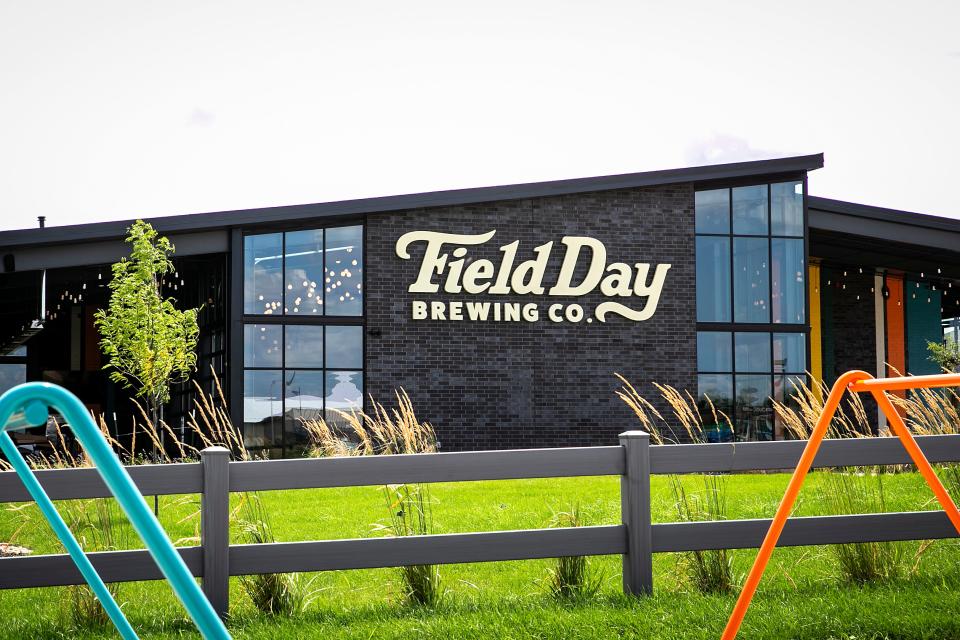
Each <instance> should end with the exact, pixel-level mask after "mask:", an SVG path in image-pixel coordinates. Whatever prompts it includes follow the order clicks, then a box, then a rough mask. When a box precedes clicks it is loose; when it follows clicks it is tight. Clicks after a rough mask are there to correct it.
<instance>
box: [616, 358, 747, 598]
mask: <svg viewBox="0 0 960 640" xmlns="http://www.w3.org/2000/svg"><path fill="white" fill-rule="evenodd" d="M615 375H616V377H617V379H618V380H619V381H620V384H621V387H620V388H619V389H618V390H617V391H616V394H617V397H619V398H620V399H621V400H622V401H623V402H624V404H626V405H627V406H628V407H629V408H630V410H631V411H633V413H634V415H635V416H636V417H637V420H639V422H640V426H641V428H642V429H643V430H644V431H646V432H647V433H649V434H650V439H651V440H652V441H653V442H654V443H655V444H658V445H662V444H665V443H676V442H677V441H678V437H677V435H678V433H680V434H685V435H686V438H685V439H686V440H687V441H689V442H694V443H703V442H706V440H707V433H706V425H708V424H709V425H725V426H726V427H727V428H728V429H729V430H730V431H731V432H732V431H733V425H732V423H731V420H730V417H729V416H728V415H727V414H726V413H724V412H723V411H721V410H719V409H718V408H717V407H716V405H715V404H714V403H713V401H712V400H711V399H710V398H705V407H704V410H705V412H706V413H707V418H708V420H709V422H705V420H704V415H703V413H704V410H701V408H700V407H699V406H698V405H697V402H696V400H695V399H694V398H693V396H692V395H690V393H689V392H688V391H680V390H678V389H676V388H675V387H672V386H670V385H662V384H658V383H653V386H654V388H655V389H656V390H657V392H658V393H659V394H660V397H661V398H662V399H663V400H664V401H665V402H666V404H667V405H668V406H669V407H670V411H671V413H672V417H673V419H674V422H673V423H671V422H670V421H668V419H667V418H665V417H664V416H663V414H662V413H661V412H660V411H659V410H658V409H657V408H656V407H655V406H654V405H653V403H652V402H650V401H649V400H647V399H646V398H644V397H643V396H641V395H640V393H639V392H638V391H637V389H636V387H634V386H633V385H632V384H631V383H630V381H629V380H627V379H626V378H625V377H623V376H622V375H620V374H619V373H617V374H615ZM678 426H679V428H678ZM669 479H670V487H671V490H672V491H673V498H674V506H675V509H676V513H677V517H678V518H679V519H680V521H682V522H694V521H704V520H726V519H727V500H726V494H727V480H726V477H725V476H722V475H718V474H708V475H704V476H703V477H702V479H703V486H702V488H698V489H697V490H693V491H692V490H690V488H689V487H688V486H687V485H688V484H690V483H689V482H688V483H686V484H685V483H684V481H683V479H682V478H681V477H680V476H675V475H674V476H670V478H669ZM733 558H734V552H733V551H732V550H728V549H711V550H707V551H692V552H689V553H686V554H682V555H681V556H680V564H681V566H682V568H683V570H684V573H685V574H686V576H687V578H688V580H689V581H690V583H691V584H692V585H693V586H694V587H695V588H696V589H698V590H699V591H703V592H707V593H715V592H719V593H726V592H731V591H733V590H734V589H735V588H736V585H737V581H736V579H735V577H734V573H733Z"/></svg>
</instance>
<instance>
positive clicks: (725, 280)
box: [697, 236, 730, 322]
mask: <svg viewBox="0 0 960 640" xmlns="http://www.w3.org/2000/svg"><path fill="white" fill-rule="evenodd" d="M697 322H730V239H729V238H717V237H710V236H699V237H697Z"/></svg>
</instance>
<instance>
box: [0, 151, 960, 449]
mask: <svg viewBox="0 0 960 640" xmlns="http://www.w3.org/2000/svg"><path fill="white" fill-rule="evenodd" d="M822 162H823V158H822V156H804V157H795V158H783V159H776V160H765V161H756V162H744V163H736V164H727V165H714V166H708V167H694V168H686V169H676V170H668V171H656V172H646V173H637V174H627V175H619V176H606V177H600V178H585V179H577V180H563V181H557V182H548V183H536V184H525V185H512V186H505V187H488V188H479V189H467V190H460V191H447V192H437V193H429V194H416V195H408V196H395V197H387V198H373V199H366V200H355V201H347V202H334V203H324V204H316V205H299V206H289V207H277V208H268V209H258V210H247V211H231V212H219V213H208V214H196V215H190V216H175V217H169V218H158V219H155V220H152V221H151V222H152V223H153V224H154V225H155V226H156V228H157V229H158V230H160V231H161V232H162V233H164V234H166V235H168V236H169V237H170V238H171V240H172V241H173V242H174V244H175V245H176V246H177V254H176V255H177V258H176V262H175V264H176V268H177V273H176V275H175V277H173V278H171V279H169V281H168V282H167V284H166V286H167V290H168V293H169V295H171V296H173V297H175V298H177V299H178V301H179V303H180V304H183V305H198V304H202V305H203V311H202V313H201V325H202V328H201V342H200V348H199V357H200V367H199V370H198V377H199V378H200V380H201V384H202V385H204V386H208V387H212V385H213V382H212V375H213V373H216V374H217V375H218V376H219V377H220V378H222V379H223V380H224V381H225V385H224V386H225V391H226V393H227V395H228V397H229V405H230V410H231V414H232V416H233V418H234V420H235V421H237V422H242V423H243V425H244V433H245V438H246V439H247V444H248V445H249V446H250V447H251V448H253V449H257V450H265V451H267V452H269V453H270V454H271V455H296V454H297V453H298V451H299V450H301V448H302V446H303V444H304V442H305V436H304V433H303V430H302V427H301V426H300V421H301V419H302V418H304V417H312V416H317V415H324V413H325V414H326V415H327V416H328V417H332V416H334V414H335V410H337V409H341V410H345V409H349V408H350V407H357V406H361V405H362V404H363V403H367V402H369V400H368V398H369V397H371V396H372V397H373V398H376V399H377V400H379V401H381V402H384V403H386V404H388V405H389V404H390V403H391V402H392V397H393V394H394V393H395V391H396V390H398V389H400V388H403V389H405V390H406V391H407V393H408V394H409V395H410V397H411V399H412V402H413V405H414V407H415V409H416V411H417V413H418V415H419V416H420V417H421V418H422V419H425V420H427V421H429V422H431V423H432V424H433V425H434V426H435V428H436V430H437V433H438V436H439V439H440V441H441V445H442V448H443V449H445V450H453V449H485V448H513V447H539V446H567V445H590V444H610V443H612V442H614V441H615V438H616V435H617V434H618V433H620V432H621V431H623V430H625V429H628V428H632V427H635V426H637V423H636V418H635V417H634V416H633V415H632V414H631V412H630V411H629V410H628V409H627V407H626V406H625V405H624V404H623V403H622V402H621V401H620V400H619V399H618V398H617V397H616V395H615V391H616V389H617V388H618V387H619V386H620V383H619V382H618V381H617V379H616V378H615V376H614V374H615V373H620V374H622V375H624V376H625V377H626V378H627V379H628V380H630V381H631V382H632V383H634V384H635V385H636V387H637V389H638V390H639V391H640V392H641V394H643V395H644V396H645V397H647V398H649V399H650V400H651V401H652V403H653V405H654V406H655V407H656V409H657V410H658V411H659V412H660V413H661V414H662V415H663V416H664V417H665V419H666V420H667V421H668V422H673V416H672V414H671V411H670V408H669V407H668V406H666V405H665V403H664V402H663V401H662V400H660V399H659V394H658V393H656V390H655V389H654V387H653V383H654V382H658V383H661V384H667V385H671V386H673V387H675V388H677V389H679V390H682V391H685V392H689V393H690V395H691V397H693V398H695V399H697V400H698V401H699V402H700V403H701V404H703V403H704V400H705V398H706V397H709V398H711V400H712V401H714V403H715V404H716V405H717V407H718V408H720V409H721V410H722V411H723V412H724V413H725V414H727V415H728V416H729V417H730V421H729V424H728V423H726V422H725V421H720V422H721V423H718V424H708V425H707V427H708V435H709V437H710V438H711V439H715V440H733V439H773V438H782V437H786V434H785V433H784V432H783V430H782V427H781V426H780V425H779V424H778V423H777V420H776V418H775V416H774V415H773V411H772V409H771V403H772V401H773V400H778V401H786V402H789V399H790V395H791V393H792V391H793V389H794V388H795V386H796V385H797V384H798V383H800V382H810V378H809V376H812V377H813V378H814V379H815V380H823V381H825V382H827V383H829V382H831V381H832V379H833V378H834V377H835V376H836V375H837V374H838V373H839V372H841V371H843V370H846V369H847V368H850V367H854V366H855V367H859V368H866V369H868V370H871V371H874V372H877V371H880V372H883V369H884V368H885V366H886V364H885V363H887V362H889V363H891V364H893V365H896V366H897V368H898V369H901V370H909V371H911V372H914V373H923V372H927V369H929V366H928V361H927V360H926V358H925V354H924V353H922V351H923V349H922V348H921V347H920V346H917V345H923V344H924V342H923V341H924V340H925V339H926V338H932V339H941V338H942V337H943V335H944V331H947V332H948V333H949V332H951V331H952V332H955V331H956V328H955V327H956V324H957V323H956V320H955V318H956V317H957V316H958V315H960V314H958V313H957V309H956V300H955V298H954V297H953V296H954V295H955V294H954V293H953V292H952V288H953V287H952V280H951V278H960V256H958V253H957V251H958V250H957V247H958V246H960V243H958V242H957V241H958V239H960V225H958V224H957V223H956V222H954V221H949V220H944V219H940V218H933V217H930V216H921V215H918V214H908V213H905V212H895V211H889V210H885V209H879V208H876V207H867V206H864V205H853V204H850V203H843V202H838V201H831V200H824V199H819V198H813V197H811V196H808V194H807V192H806V175H807V172H808V171H811V170H814V169H817V168H819V167H820V166H822ZM128 225H129V223H126V222H119V223H102V224H91V225H82V226H77V227H51V228H46V229H34V230H24V231H9V232H2V233H0V251H2V252H3V253H4V273H3V274H2V275H0V287H2V289H3V290H4V291H5V293H6V295H7V298H8V299H9V300H11V301H14V304H11V305H9V306H8V308H7V309H6V310H5V311H4V312H3V313H2V316H0V333H2V335H3V336H4V342H3V346H2V348H0V385H3V386H5V387H7V386H10V385H12V384H14V383H16V382H18V381H23V380H27V379H31V380H33V379H45V380H51V381H55V382H58V383H60V384H63V385H64V386H67V387H68V388H70V389H71V390H73V391H74V392H75V393H77V394H78V395H80V397H81V399H83V400H84V401H85V402H86V403H87V404H88V406H89V407H90V408H91V409H92V410H93V411H98V412H102V413H103V414H104V415H105V416H106V418H107V421H108V423H109V424H110V425H111V428H113V429H115V430H116V431H117V433H118V434H120V435H121V436H122V435H123V430H124V425H125V424H127V423H128V421H129V417H130V416H129V403H128V401H127V399H126V396H125V395H124V392H123V391H122V390H121V389H118V388H116V387H115V386H114V385H113V384H112V383H110V382H109V381H108V380H107V379H106V378H105V376H104V375H103V372H102V371H101V365H102V363H101V362H100V358H99V353H98V349H97V341H98V337H97V335H96V331H95V329H94V327H93V323H92V314H93V311H94V310H95V309H96V308H98V307H100V306H102V305H104V304H105V302H106V299H107V289H106V288H105V287H104V286H103V285H104V284H105V279H106V278H108V277H109V272H108V265H109V263H110V262H112V261H114V260H115V259H117V258H118V257H119V256H121V255H123V254H124V252H125V247H124V245H123V242H122V237H123V234H124V231H125V229H126V227H127V226H128ZM958 290H960V287H958ZM917 292H920V293H921V295H920V296H919V297H918V296H916V295H915V294H916V293H917ZM934 298H936V300H935V301H934ZM928 299H929V300H930V301H929V302H926V301H927V300H928ZM896 303H899V304H896ZM911 345H913V346H911ZM190 404H191V396H190V389H189V388H188V387H184V388H182V389H179V390H178V392H177V393H176V394H174V399H173V401H172V402H171V405H170V406H169V407H168V414H167V415H168V421H170V422H171V423H172V424H173V425H174V426H176V424H177V421H178V420H180V419H183V418H185V416H186V415H187V412H188V411H189V408H190ZM703 406H705V405H703ZM873 414H875V410H872V415H873ZM874 417H875V416H874ZM708 422H709V421H708ZM674 426H676V425H674ZM877 426H882V425H881V424H879V423H878V424H877ZM24 446H28V445H24Z"/></svg>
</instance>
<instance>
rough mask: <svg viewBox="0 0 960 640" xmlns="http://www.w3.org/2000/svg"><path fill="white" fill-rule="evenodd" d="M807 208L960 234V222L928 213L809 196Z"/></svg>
mask: <svg viewBox="0 0 960 640" xmlns="http://www.w3.org/2000/svg"><path fill="white" fill-rule="evenodd" d="M807 208H809V209H816V210H818V211H825V212H827V213H833V214H840V215H845V216H852V217H857V218H865V219H868V220H879V221H882V222H892V223H895V224H905V225H910V226H914V227H925V228H928V229H936V230H939V231H952V232H955V233H960V220H958V219H956V218H947V217H945V216H935V215H930V214H928V213H917V212H915V211H904V210H901V209H889V208H887V207H877V206H874V205H869V204H860V203H857V202H847V201H845V200H835V199H833V198H822V197H819V196H808V197H807Z"/></svg>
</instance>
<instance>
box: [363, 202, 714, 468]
mask: <svg viewBox="0 0 960 640" xmlns="http://www.w3.org/2000/svg"><path fill="white" fill-rule="evenodd" d="M693 216H694V211H693V187H692V185H689V184H680V185H671V186H662V187H651V188H637V189H629V190H620V191H605V192H596V193H583V194H576V195H568V196H557V197H544V198H534V199H526V200H513V201H500V202H491V203H487V204H478V205H469V206H459V207H442V208H430V209H421V210H413V211H403V212H398V213H396V214H379V215H371V216H369V217H368V219H367V223H366V224H367V228H366V238H367V239H366V284H365V287H366V316H367V317H366V325H367V337H366V383H367V389H366V391H367V392H368V393H369V394H372V395H373V396H374V397H375V398H377V399H379V400H381V401H384V402H386V403H389V402H391V401H392V396H393V393H394V390H395V389H398V388H400V387H403V388H404V389H406V391H407V392H408V393H409V394H410V397H411V399H412V401H413V405H414V407H415V409H416V411H417V413H418V415H419V416H420V417H421V419H424V420H427V421H429V422H430V423H431V424H433V425H434V427H435V428H436V430H437V434H438V437H439V439H440V441H441V446H442V448H443V449H444V450H463V449H490V448H517V447H546V446H573V445H595V444H613V443H615V442H616V437H617V434H618V433H620V432H622V431H624V430H627V429H630V428H635V427H636V426H637V422H636V419H635V418H634V417H633V415H632V414H631V412H630V411H629V410H628V409H627V408H626V406H625V405H623V403H622V402H621V401H620V400H619V399H618V398H617V397H616V396H615V395H614V391H615V389H616V388H617V387H618V386H619V383H618V382H617V380H616V379H615V378H614V372H619V373H622V374H623V375H625V376H626V377H627V378H628V379H629V380H631V381H632V382H633V383H634V384H635V385H636V386H637V388H638V390H639V391H640V392H641V393H642V394H643V395H645V396H646V397H648V398H649V399H651V400H653V399H654V398H655V397H656V393H655V390H654V389H653V387H652V386H651V382H653V381H656V382H660V383H665V384H671V385H675V386H677V387H679V388H682V389H689V390H690V391H691V392H694V391H695V389H696V375H695V371H696V314H695V254H694V235H693V234H694V230H693V227H694V225H693ZM493 229H495V230H496V235H495V236H494V238H493V239H492V240H491V241H490V242H488V243H487V244H485V245H482V246H478V247H470V248H469V254H468V255H469V256H470V257H472V258H473V259H477V258H481V257H484V258H489V259H491V260H492V261H493V262H494V264H495V265H499V263H500V257H501V255H502V254H501V253H500V251H499V247H501V246H502V245H505V244H507V243H510V242H513V241H514V240H519V241H520V246H519V249H518V253H517V263H519V262H520V261H521V260H526V259H532V258H533V257H535V256H534V254H533V249H534V247H536V246H538V245H541V244H543V243H545V242H548V241H550V240H553V241H554V246H553V251H552V252H551V257H550V262H549V267H548V269H547V276H546V278H545V280H544V285H545V286H546V287H547V289H549V287H550V286H551V285H552V284H553V282H554V281H555V280H556V276H557V271H558V269H559V265H560V262H561V260H562V257H563V250H564V248H565V247H564V246H563V245H561V243H560V240H561V238H562V237H563V236H565V235H570V236H589V237H594V238H596V239H598V240H600V241H602V242H603V243H604V245H605V246H606V249H607V262H608V263H610V262H625V263H627V264H630V265H632V264H634V263H637V262H649V263H651V273H650V276H649V277H652V275H653V268H654V266H655V265H656V264H659V263H669V264H671V265H672V268H671V269H670V271H669V273H668V274H667V278H666V283H665V286H664V290H663V294H662V296H661V298H660V303H659V306H658V308H657V312H656V314H655V315H654V316H653V317H652V318H650V319H649V320H646V321H642V322H635V321H631V320H628V319H625V318H621V317H617V316H611V317H608V319H607V322H605V323H599V322H597V321H596V320H594V321H593V322H592V323H587V322H586V319H584V320H583V321H581V322H579V323H568V322H564V323H554V322H551V321H550V320H549V319H548V318H547V317H546V311H547V307H548V306H549V305H550V304H553V303H573V302H576V303H579V304H581V305H583V307H584V309H585V311H586V313H587V315H586V316H585V318H586V317H589V316H591V315H592V311H593V308H594V307H595V306H596V305H597V304H599V303H600V302H603V301H606V300H609V299H610V298H606V297H605V296H603V295H602V294H600V292H599V291H595V292H594V293H592V294H589V295H586V296H584V297H581V298H576V299H573V298H558V297H553V296H546V295H544V296H536V295H526V296H517V295H489V294H480V295H476V296H471V295H468V294H463V293H461V294H447V293H443V291H442V288H441V292H440V293H438V294H411V293H408V291H407V288H408V287H409V286H410V284H411V283H413V282H414V281H415V280H416V276H417V273H418V270H419V267H420V258H421V257H422V255H423V249H424V245H423V243H417V244H414V245H412V246H411V253H412V256H413V257H412V259H410V260H402V259H400V258H398V257H397V256H396V252H395V244H396V241H397V239H398V238H399V237H400V236H401V235H403V234H404V233H406V232H408V231H414V230H426V231H438V232H444V233H467V234H479V233H484V232H488V231H490V230H493ZM451 249H452V247H451ZM584 257H586V256H584ZM649 277H648V278H649ZM434 281H435V282H437V281H439V278H435V280H434ZM413 300H428V301H431V300H442V301H447V302H449V301H454V300H460V301H464V302H467V301H475V302H520V303H528V302H535V303H537V304H538V307H539V312H540V320H539V321H537V322H534V323H530V322H523V321H521V322H493V321H486V322H480V321H467V320H463V321H450V320H447V321H435V320H429V319H428V320H413V319H412V318H411V301H413ZM620 300H622V301H625V302H627V303H630V302H631V300H633V301H634V302H635V304H632V305H631V306H633V307H641V306H642V304H636V302H638V301H637V300H636V299H620ZM658 408H659V409H660V410H661V412H662V413H663V414H664V415H665V416H668V415H669V409H668V408H667V407H664V406H661V405H658Z"/></svg>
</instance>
